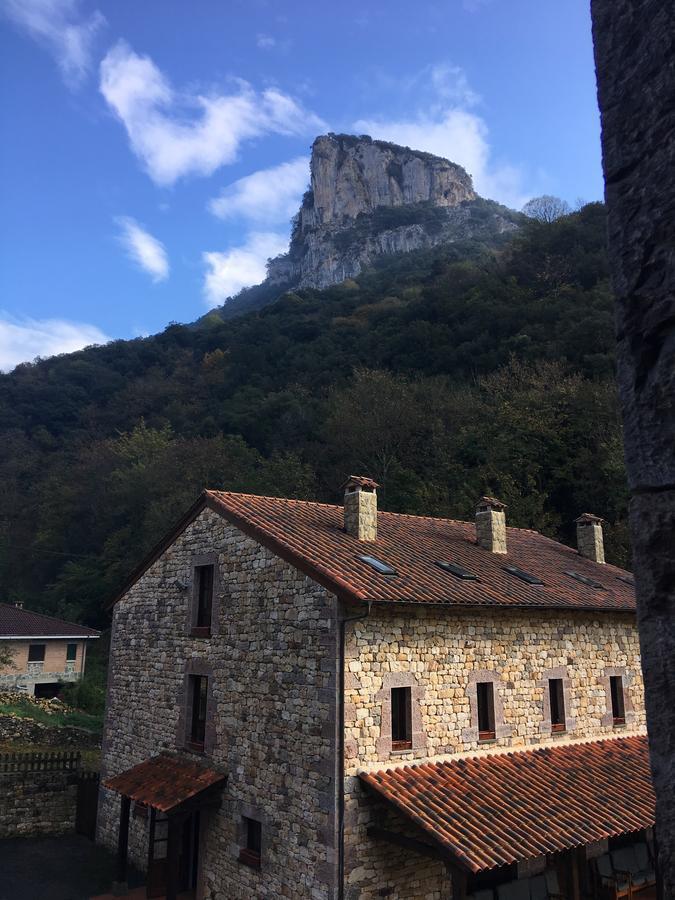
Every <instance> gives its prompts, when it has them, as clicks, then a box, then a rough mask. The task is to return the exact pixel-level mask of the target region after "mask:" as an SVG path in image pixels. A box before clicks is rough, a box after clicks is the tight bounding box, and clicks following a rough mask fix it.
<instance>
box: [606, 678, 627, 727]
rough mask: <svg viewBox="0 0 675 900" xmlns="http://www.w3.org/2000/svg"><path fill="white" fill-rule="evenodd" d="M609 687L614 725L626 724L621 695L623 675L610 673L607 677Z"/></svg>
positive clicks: (624, 708)
mask: <svg viewBox="0 0 675 900" xmlns="http://www.w3.org/2000/svg"><path fill="white" fill-rule="evenodd" d="M609 687H610V690H611V694H612V719H613V720H614V724H615V725H625V724H626V707H625V704H624V697H623V677H622V676H621V675H612V676H611V677H610V679H609Z"/></svg>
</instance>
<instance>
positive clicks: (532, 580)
mask: <svg viewBox="0 0 675 900" xmlns="http://www.w3.org/2000/svg"><path fill="white" fill-rule="evenodd" d="M503 568H504V571H505V572H508V573H509V575H515V577H516V578H520V580H521V581H526V582H527V583H528V584H543V583H544V582H543V581H542V580H541V578H537V576H536V575H530V573H529V572H524V571H523V570H522V569H519V568H518V566H504V567H503Z"/></svg>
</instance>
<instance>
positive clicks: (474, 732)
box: [461, 669, 514, 744]
mask: <svg viewBox="0 0 675 900" xmlns="http://www.w3.org/2000/svg"><path fill="white" fill-rule="evenodd" d="M481 683H491V684H492V700H493V710H494V738H481V736H480V731H479V728H478V688H477V685H478V684H481ZM512 687H513V686H512V685H508V686H507V685H506V684H505V683H504V682H503V681H502V679H501V675H500V672H499V671H498V670H495V669H471V670H470V671H469V672H467V680H466V700H467V702H468V705H469V712H470V719H469V721H470V725H469V727H468V728H463V729H462V734H461V737H462V741H463V742H464V743H465V744H480V743H483V742H484V741H487V740H490V741H499V740H501V739H503V738H509V737H511V736H512V735H513V731H514V727H513V725H509V724H508V723H507V722H506V717H505V714H504V699H503V697H502V691H504V690H506V689H509V688H512Z"/></svg>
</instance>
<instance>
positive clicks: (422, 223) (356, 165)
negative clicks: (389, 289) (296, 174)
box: [268, 134, 518, 289]
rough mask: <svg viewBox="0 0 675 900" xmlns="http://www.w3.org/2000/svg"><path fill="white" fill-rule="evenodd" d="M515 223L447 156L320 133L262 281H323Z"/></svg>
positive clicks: (302, 283)
mask: <svg viewBox="0 0 675 900" xmlns="http://www.w3.org/2000/svg"><path fill="white" fill-rule="evenodd" d="M517 227H518V226H517V216H516V215H515V214H514V213H512V212H511V211H510V210H507V209H506V208H504V207H500V206H499V205H498V204H496V203H490V202H489V201H485V200H482V199H481V198H479V197H478V195H477V194H476V193H475V191H474V190H473V185H472V182H471V177H470V176H469V175H468V174H467V173H466V172H465V171H464V169H463V168H462V167H461V166H458V165H456V164H455V163H452V162H449V161H448V160H447V159H443V158H441V157H439V156H432V155H431V154H430V153H423V152H421V151H415V150H410V149H409V148H408V147H399V146H397V145H395V144H389V143H385V142H384V141H374V140H372V139H371V138H369V137H367V136H362V137H358V138H357V137H353V136H351V135H334V134H329V135H322V136H321V137H318V138H317V139H316V140H315V141H314V145H313V147H312V160H311V189H310V190H309V191H307V193H306V194H305V197H304V199H303V203H302V206H301V208H300V211H299V212H298V215H297V217H296V220H295V223H294V228H293V235H292V238H291V246H290V249H289V252H288V253H287V254H285V255H284V256H280V257H277V258H276V259H274V260H272V262H271V264H270V266H269V274H268V281H269V282H270V283H272V284H279V285H288V286H289V287H313V288H319V289H320V288H325V287H329V286H330V285H331V284H336V283H338V282H340V281H344V280H345V279H346V278H353V277H354V276H355V275H358V273H359V272H360V271H361V269H362V268H363V267H364V266H365V265H367V264H368V263H370V262H372V261H373V260H374V259H375V258H376V257H378V256H381V255H383V254H392V253H408V252H410V251H411V250H419V249H427V248H430V247H434V246H437V245H438V244H444V243H451V242H453V241H457V240H466V239H470V238H473V237H489V236H492V235H494V234H499V233H501V232H503V231H510V230H513V229H515V228H517Z"/></svg>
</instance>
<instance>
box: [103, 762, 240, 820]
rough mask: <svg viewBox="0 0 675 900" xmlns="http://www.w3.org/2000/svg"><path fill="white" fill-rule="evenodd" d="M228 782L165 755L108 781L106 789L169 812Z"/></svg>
mask: <svg viewBox="0 0 675 900" xmlns="http://www.w3.org/2000/svg"><path fill="white" fill-rule="evenodd" d="M225 780H226V776H225V775H223V774H222V773H220V772H216V771H215V770H214V769H208V768H206V767H204V766H200V765H198V764H197V763H194V762H190V761H188V760H183V759H178V758H177V757H174V756H167V755H165V754H162V755H161V756H153V757H152V758H151V759H146V760H145V762H142V763H139V764H138V765H137V766H134V767H133V768H131V769H127V770H126V772H121V773H120V774H119V775H115V776H114V777H113V778H109V779H108V780H107V781H105V782H104V783H103V786H104V787H107V788H109V789H110V790H111V791H115V792H116V793H118V794H122V795H123V796H125V797H130V798H131V799H132V800H134V801H137V802H139V803H145V804H147V805H148V806H151V807H152V808H153V809H156V810H158V811H159V812H163V813H167V812H170V811H171V810H174V809H176V807H178V806H180V805H181V804H182V803H185V802H186V801H187V800H190V799H191V798H192V797H196V796H197V794H201V793H202V792H203V791H206V790H208V789H209V788H212V787H215V786H216V785H219V784H223V783H224V782H225Z"/></svg>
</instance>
